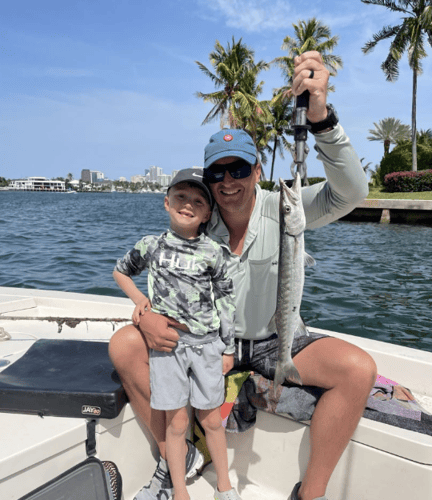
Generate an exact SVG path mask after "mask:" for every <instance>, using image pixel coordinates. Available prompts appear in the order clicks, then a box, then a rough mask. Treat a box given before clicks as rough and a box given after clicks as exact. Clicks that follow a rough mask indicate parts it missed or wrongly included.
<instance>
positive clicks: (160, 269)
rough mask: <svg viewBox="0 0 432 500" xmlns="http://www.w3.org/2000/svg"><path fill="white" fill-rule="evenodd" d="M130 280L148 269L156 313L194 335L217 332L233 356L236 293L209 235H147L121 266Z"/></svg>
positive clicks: (152, 300) (120, 260) (150, 291)
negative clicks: (191, 237) (194, 236)
mask: <svg viewBox="0 0 432 500" xmlns="http://www.w3.org/2000/svg"><path fill="white" fill-rule="evenodd" d="M115 269H116V271H119V272H120V273H122V274H125V275H126V276H129V277H132V276H137V275H139V274H140V273H141V272H142V271H143V270H144V269H148V270H149V273H148V290H149V299H150V301H151V303H152V311H154V312H157V313H159V314H164V315H166V316H170V317H171V318H174V319H176V320H177V321H179V322H180V323H183V324H185V325H186V326H187V327H188V328H189V331H190V332H191V333H192V334H194V335H206V334H208V333H213V332H217V331H219V334H220V336H221V339H222V340H223V342H224V343H225V344H226V346H227V348H226V350H225V354H232V353H233V352H234V313H235V303H234V291H233V284H232V280H231V278H229V277H228V274H227V266H226V263H225V258H224V256H223V253H222V249H221V247H220V246H219V244H218V243H216V242H214V241H212V240H211V239H210V238H209V237H208V236H206V235H205V234H201V235H200V236H199V237H197V238H195V239H192V240H188V239H185V238H182V237H181V236H179V235H178V234H176V233H174V232H173V231H171V230H168V231H167V232H165V233H163V234H161V235H160V236H145V237H144V238H143V239H142V240H140V241H139V242H138V243H137V244H136V245H135V247H134V248H133V250H130V251H129V252H128V253H127V254H126V255H125V256H124V257H123V258H122V259H119V260H118V261H117V265H116V268H115Z"/></svg>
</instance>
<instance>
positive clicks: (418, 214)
mask: <svg viewBox="0 0 432 500" xmlns="http://www.w3.org/2000/svg"><path fill="white" fill-rule="evenodd" d="M341 220H346V221H357V222H381V223H402V224H424V225H428V226H432V200H374V199H366V200H364V201H363V202H362V203H360V205H358V206H357V207H356V208H355V209H354V210H353V211H352V212H351V213H349V214H348V215H346V216H345V217H342V219H341Z"/></svg>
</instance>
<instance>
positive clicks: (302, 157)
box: [291, 90, 311, 179]
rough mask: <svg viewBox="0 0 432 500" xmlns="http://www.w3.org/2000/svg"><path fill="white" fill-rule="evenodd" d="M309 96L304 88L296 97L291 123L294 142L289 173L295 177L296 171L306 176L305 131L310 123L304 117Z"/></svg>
mask: <svg viewBox="0 0 432 500" xmlns="http://www.w3.org/2000/svg"><path fill="white" fill-rule="evenodd" d="M309 96H310V94H309V90H305V91H304V92H303V93H302V94H300V95H299V96H297V97H296V104H295V108H294V114H293V123H292V128H293V129H294V144H293V146H291V154H292V157H293V162H292V164H291V174H292V176H293V177H295V176H296V173H297V172H298V173H299V174H300V177H301V178H302V179H305V178H306V170H307V168H306V157H307V155H308V153H309V148H308V146H307V144H306V141H307V133H308V130H309V129H310V128H311V127H310V125H308V124H307V117H306V113H307V110H308V108H309Z"/></svg>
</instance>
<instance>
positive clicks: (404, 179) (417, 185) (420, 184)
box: [384, 170, 432, 193]
mask: <svg viewBox="0 0 432 500" xmlns="http://www.w3.org/2000/svg"><path fill="white" fill-rule="evenodd" d="M384 188H385V190H386V191H387V192H388V193H410V192H420V191H432V170H423V171H421V172H393V173H392V174H387V175H386V176H385V178H384Z"/></svg>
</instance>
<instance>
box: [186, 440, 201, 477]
mask: <svg viewBox="0 0 432 500" xmlns="http://www.w3.org/2000/svg"><path fill="white" fill-rule="evenodd" d="M186 444H187V447H188V449H187V453H186V476H185V479H190V478H191V477H194V476H195V474H196V473H197V472H198V471H199V470H200V469H201V467H202V466H203V463H204V456H203V454H202V453H201V452H200V451H199V450H198V448H197V447H196V446H195V445H194V444H193V443H192V441H189V439H186Z"/></svg>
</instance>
